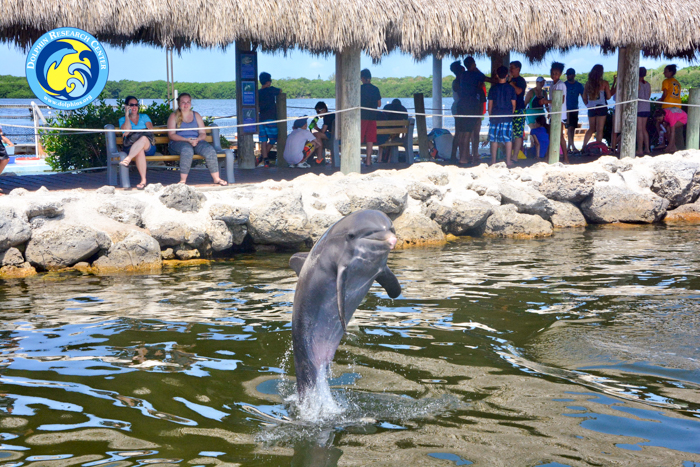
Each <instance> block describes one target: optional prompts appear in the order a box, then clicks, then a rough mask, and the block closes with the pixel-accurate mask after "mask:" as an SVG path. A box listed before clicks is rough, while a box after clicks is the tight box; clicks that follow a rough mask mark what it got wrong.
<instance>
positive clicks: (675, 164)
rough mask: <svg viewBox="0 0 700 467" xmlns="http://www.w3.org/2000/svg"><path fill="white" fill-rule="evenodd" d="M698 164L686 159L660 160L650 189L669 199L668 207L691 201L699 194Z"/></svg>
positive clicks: (654, 167) (699, 174) (655, 165)
mask: <svg viewBox="0 0 700 467" xmlns="http://www.w3.org/2000/svg"><path fill="white" fill-rule="evenodd" d="M699 168H700V164H698V163H695V162H691V161H687V160H680V161H660V162H658V163H656V164H654V166H653V170H654V172H655V174H656V176H655V177H654V183H653V185H652V186H651V191H653V192H654V193H656V194H657V195H659V196H661V197H662V198H666V199H667V200H668V201H669V209H673V208H676V207H678V206H681V205H683V204H688V203H692V202H693V201H695V200H696V199H697V198H698V195H700V170H698V169H699Z"/></svg>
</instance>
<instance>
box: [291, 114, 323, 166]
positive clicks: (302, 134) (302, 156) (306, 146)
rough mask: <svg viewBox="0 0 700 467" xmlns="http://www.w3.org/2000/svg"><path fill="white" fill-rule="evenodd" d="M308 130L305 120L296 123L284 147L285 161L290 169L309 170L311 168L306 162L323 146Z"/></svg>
mask: <svg viewBox="0 0 700 467" xmlns="http://www.w3.org/2000/svg"><path fill="white" fill-rule="evenodd" d="M322 144H323V143H321V141H319V140H318V138H316V137H315V136H314V135H313V134H312V133H311V132H310V131H309V130H308V129H307V121H306V119H305V118H300V119H297V120H295V121H294V124H293V125H292V132H291V133H289V135H288V136H287V144H286V145H285V146H284V160H285V161H287V163H288V164H289V166H290V167H297V168H300V169H308V168H310V167H311V166H310V165H309V164H308V163H307V162H306V160H307V159H308V158H309V157H311V155H312V154H313V153H314V152H315V151H316V148H317V147H318V146H319V145H322Z"/></svg>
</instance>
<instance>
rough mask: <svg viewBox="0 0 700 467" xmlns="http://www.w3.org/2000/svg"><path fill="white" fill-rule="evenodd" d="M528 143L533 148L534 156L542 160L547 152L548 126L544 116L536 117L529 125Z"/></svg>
mask: <svg viewBox="0 0 700 467" xmlns="http://www.w3.org/2000/svg"><path fill="white" fill-rule="evenodd" d="M530 143H531V144H532V145H533V146H534V147H535V154H536V156H535V157H537V156H539V157H540V159H544V158H546V157H547V151H549V125H548V124H547V119H546V118H545V117H544V115H538V116H537V118H536V119H535V121H534V122H533V123H531V124H530Z"/></svg>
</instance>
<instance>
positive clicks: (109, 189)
mask: <svg viewBox="0 0 700 467" xmlns="http://www.w3.org/2000/svg"><path fill="white" fill-rule="evenodd" d="M95 193H97V194H98V195H113V194H114V193H116V190H115V189H114V187H113V186H110V185H105V186H103V187H100V188H98V189H97V190H95Z"/></svg>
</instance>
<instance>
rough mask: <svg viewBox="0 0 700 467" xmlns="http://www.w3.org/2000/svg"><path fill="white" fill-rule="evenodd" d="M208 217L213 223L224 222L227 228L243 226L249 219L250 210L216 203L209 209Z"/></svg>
mask: <svg viewBox="0 0 700 467" xmlns="http://www.w3.org/2000/svg"><path fill="white" fill-rule="evenodd" d="M209 217H211V218H212V219H214V220H215V221H224V222H226V224H227V225H229V226H230V225H238V224H245V223H246V222H248V218H249V217H250V210H249V209H248V208H246V207H239V206H230V205H228V204H220V203H218V204H213V205H212V206H211V207H210V208H209Z"/></svg>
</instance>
